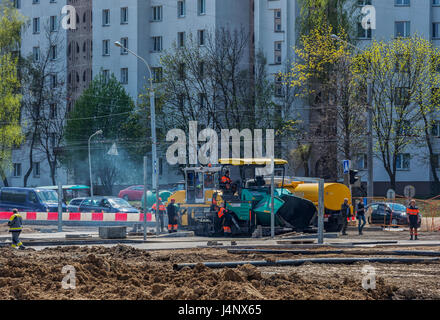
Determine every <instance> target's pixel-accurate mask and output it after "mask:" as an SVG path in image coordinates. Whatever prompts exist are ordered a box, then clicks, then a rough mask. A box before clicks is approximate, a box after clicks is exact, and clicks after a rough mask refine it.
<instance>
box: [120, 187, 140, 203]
mask: <svg viewBox="0 0 440 320" xmlns="http://www.w3.org/2000/svg"><path fill="white" fill-rule="evenodd" d="M143 194H144V186H131V187H128V188H126V189H123V190H121V191H119V194H118V197H119V198H123V199H124V200H127V201H141V200H142V196H143Z"/></svg>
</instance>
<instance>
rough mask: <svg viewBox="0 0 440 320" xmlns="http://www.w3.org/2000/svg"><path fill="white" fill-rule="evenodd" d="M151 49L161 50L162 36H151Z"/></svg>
mask: <svg viewBox="0 0 440 320" xmlns="http://www.w3.org/2000/svg"><path fill="white" fill-rule="evenodd" d="M153 51H154V52H160V51H162V37H153Z"/></svg>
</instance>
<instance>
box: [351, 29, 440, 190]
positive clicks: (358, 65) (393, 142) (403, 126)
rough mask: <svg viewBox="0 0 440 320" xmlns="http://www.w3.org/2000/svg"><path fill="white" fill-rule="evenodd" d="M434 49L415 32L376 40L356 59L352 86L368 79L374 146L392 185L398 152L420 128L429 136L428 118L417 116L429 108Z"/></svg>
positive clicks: (433, 81)
mask: <svg viewBox="0 0 440 320" xmlns="http://www.w3.org/2000/svg"><path fill="white" fill-rule="evenodd" d="M434 53H435V51H433V49H432V45H431V43H430V42H429V41H428V40H425V39H423V38H421V37H419V36H417V35H416V36H413V37H410V38H397V39H394V40H393V41H390V42H377V41H374V42H373V43H372V45H371V46H370V47H369V48H367V49H366V51H365V52H364V53H363V54H360V55H359V56H358V57H357V58H356V59H355V64H354V66H353V74H354V77H355V78H354V84H355V86H357V88H358V89H359V91H360V90H362V89H365V88H366V87H367V82H368V81H369V82H370V85H371V88H372V100H373V107H372V110H373V129H374V135H375V140H376V149H377V150H378V153H379V158H380V160H381V161H382V162H383V165H384V168H385V170H386V172H387V173H388V176H389V178H390V184H391V188H393V189H395V187H396V172H397V162H398V161H402V160H401V159H400V158H399V157H401V154H402V153H403V152H405V150H406V148H407V147H408V146H410V145H412V144H414V143H416V142H417V140H418V139H419V138H420V137H421V136H422V133H423V132H425V133H428V136H429V130H428V131H426V130H427V126H426V122H425V121H420V120H421V119H423V118H424V116H426V115H427V114H428V113H429V110H432V108H431V106H432V102H430V99H431V93H432V89H433V84H438V83H439V80H438V77H439V76H438V74H437V73H434V72H433V70H432V66H433V64H432V57H433V54H434ZM436 65H438V63H437V64H436ZM436 86H437V87H438V85H436Z"/></svg>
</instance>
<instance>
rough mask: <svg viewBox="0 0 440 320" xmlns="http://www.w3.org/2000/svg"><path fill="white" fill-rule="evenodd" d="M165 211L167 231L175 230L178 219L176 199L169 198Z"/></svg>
mask: <svg viewBox="0 0 440 320" xmlns="http://www.w3.org/2000/svg"><path fill="white" fill-rule="evenodd" d="M167 213H168V232H169V233H172V232H177V228H178V227H179V225H178V219H179V214H178V212H177V205H176V200H175V199H171V202H170V204H169V205H168V207H167Z"/></svg>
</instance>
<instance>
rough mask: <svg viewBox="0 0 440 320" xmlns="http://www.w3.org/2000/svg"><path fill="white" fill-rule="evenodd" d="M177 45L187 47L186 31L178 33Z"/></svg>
mask: <svg viewBox="0 0 440 320" xmlns="http://www.w3.org/2000/svg"><path fill="white" fill-rule="evenodd" d="M177 46H178V47H179V48H183V47H185V32H178V33H177Z"/></svg>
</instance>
